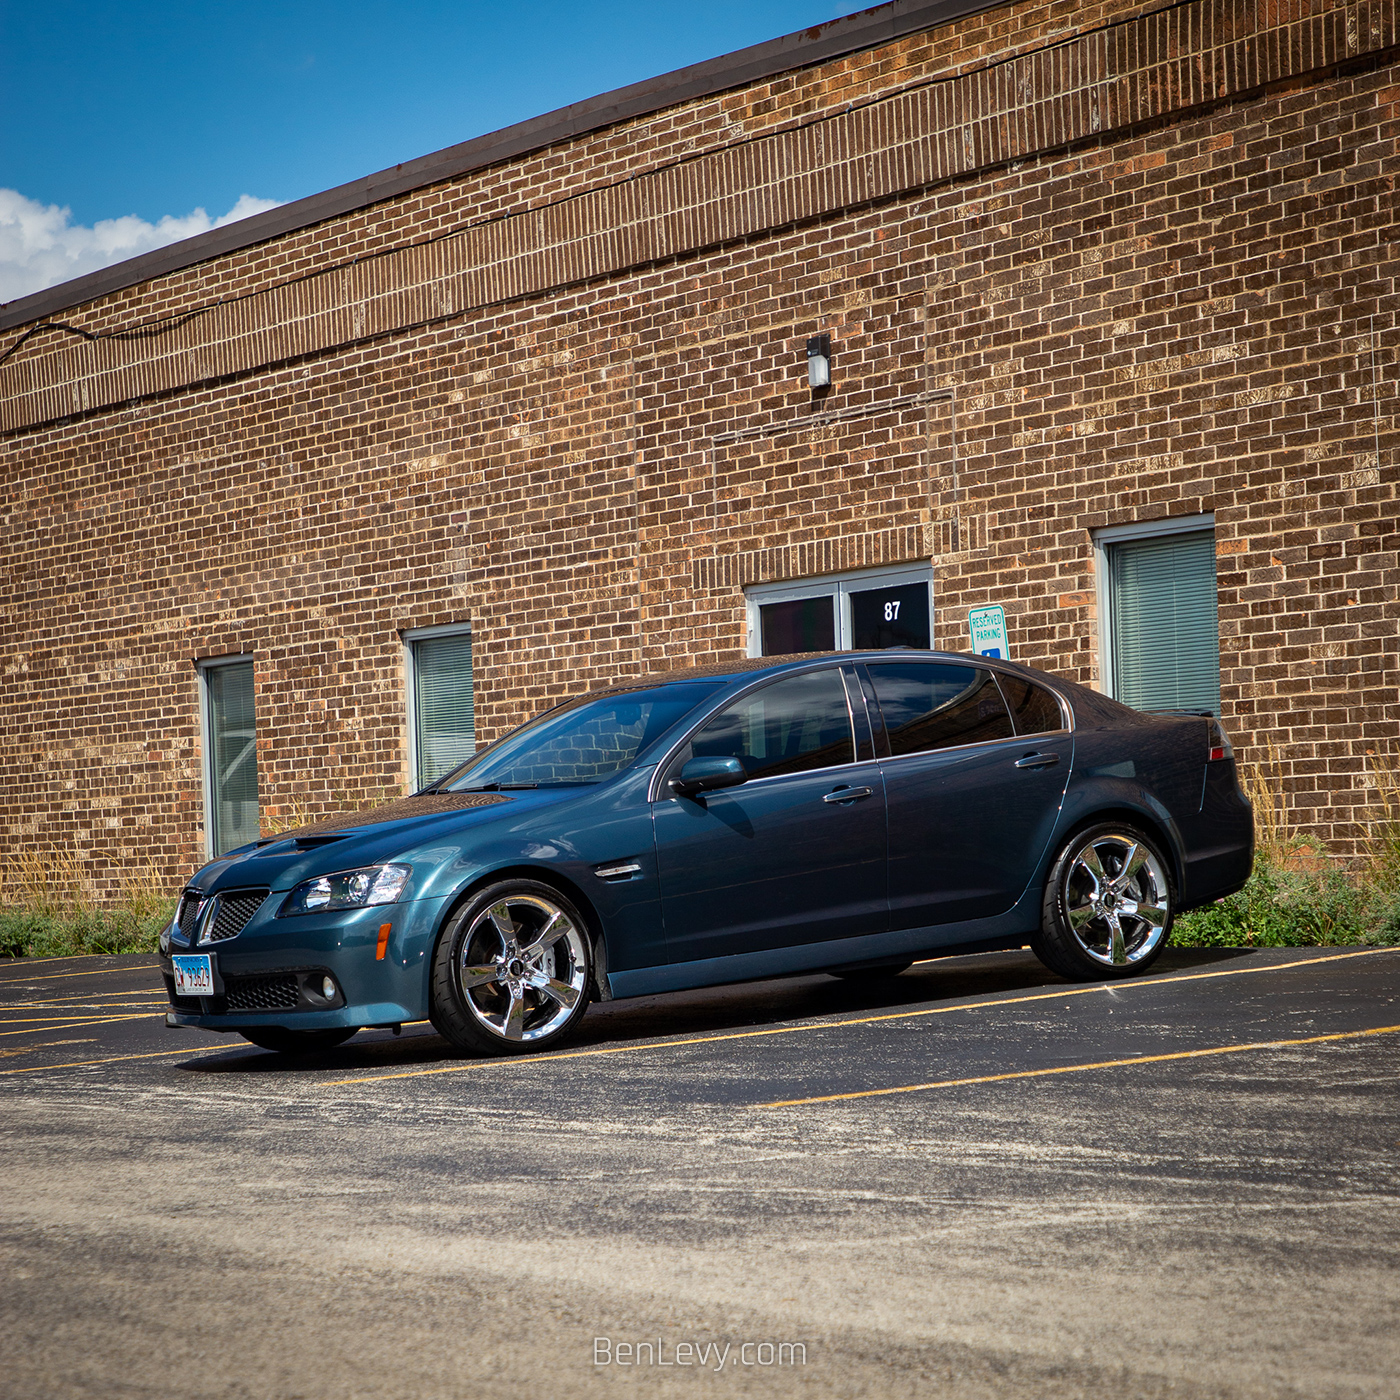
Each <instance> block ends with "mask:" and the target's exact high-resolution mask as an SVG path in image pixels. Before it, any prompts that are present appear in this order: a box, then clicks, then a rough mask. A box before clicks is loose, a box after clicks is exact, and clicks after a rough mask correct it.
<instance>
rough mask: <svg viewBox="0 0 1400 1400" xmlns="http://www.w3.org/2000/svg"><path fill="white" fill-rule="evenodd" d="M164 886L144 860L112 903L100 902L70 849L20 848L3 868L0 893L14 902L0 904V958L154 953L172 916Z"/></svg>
mask: <svg viewBox="0 0 1400 1400" xmlns="http://www.w3.org/2000/svg"><path fill="white" fill-rule="evenodd" d="M168 884H169V882H168V881H167V880H166V879H165V877H164V876H163V875H161V873H160V872H159V871H158V870H157V869H156V868H155V865H154V864H152V862H150V861H147V862H146V863H145V864H144V865H142V866H138V867H137V868H136V869H135V870H133V871H132V872H131V873H130V874H129V875H128V876H127V878H126V879H125V881H123V883H122V890H121V894H120V896H119V897H118V899H117V900H116V901H115V902H114V903H112V904H108V905H101V904H98V903H97V902H96V901H95V900H94V899H93V898H92V897H91V896H90V895H89V894H88V892H87V883H86V881H85V879H84V878H83V873H82V870H81V868H80V867H79V865H78V862H77V860H76V858H75V857H74V856H73V854H72V852H71V851H64V850H53V849H50V850H39V849H31V850H25V851H21V852H20V853H19V854H18V855H17V856H16V857H15V858H14V859H13V860H12V861H10V862H9V864H8V866H7V868H6V870H5V881H4V888H5V889H6V890H12V891H14V892H15V893H16V894H17V895H18V896H19V897H18V899H16V900H15V902H14V903H12V904H7V905H0V956H6V957H12V958H23V957H30V958H60V957H71V956H73V955H74V954H77V953H109V954H110V953H154V952H155V950H156V943H157V941H158V940H159V938H160V931H161V929H162V928H164V927H165V925H166V924H168V923H169V922H170V919H171V917H172V916H173V914H174V912H175V898H174V896H172V895H170V894H168V893H167V886H168Z"/></svg>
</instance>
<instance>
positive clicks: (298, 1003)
mask: <svg viewBox="0 0 1400 1400" xmlns="http://www.w3.org/2000/svg"><path fill="white" fill-rule="evenodd" d="M284 898H285V893H276V892H275V893H273V894H272V895H270V896H269V897H268V898H267V900H266V901H265V902H264V904H263V906H262V908H261V909H259V911H258V913H257V914H256V915H255V916H254V917H253V919H251V920H250V921H249V923H248V924H247V926H246V927H245V928H243V929H242V930H241V931H240V932H239V933H238V934H237V935H236V936H235V937H233V938H228V939H223V940H221V941H219V942H215V943H201V944H196V945H194V946H192V947H188V948H186V947H184V946H182V945H181V944H180V943H179V942H178V941H172V942H171V945H170V952H172V953H185V952H189V953H208V954H211V955H212V958H213V966H214V972H215V978H214V991H215V995H214V996H211V997H177V996H176V995H175V984H174V974H173V969H172V966H171V962H170V956H169V953H167V952H166V951H164V949H163V950H162V952H161V957H160V962H161V972H162V974H163V975H164V976H165V979H166V995H167V998H168V1000H169V1002H170V1009H169V1011H168V1012H167V1013H166V1018H165V1023H166V1025H167V1026H197V1027H200V1028H201V1029H204V1030H214V1031H237V1030H241V1029H243V1028H244V1027H248V1028H250V1029H252V1028H257V1027H262V1026H283V1027H286V1028H288V1029H294V1030H330V1029H343V1028H346V1027H356V1028H358V1027H361V1026H389V1025H398V1024H400V1023H402V1022H405V1021H420V1020H423V1019H424V1018H425V1017H426V1016H427V1014H428V972H429V967H428V965H429V962H430V960H431V955H432V949H433V943H434V940H435V938H436V934H437V928H438V921H439V919H440V917H441V915H442V914H443V912H444V909H445V904H446V901H444V900H437V899H425V900H414V901H410V902H408V903H404V904H385V905H379V906H376V907H374V908H370V909H352V910H343V911H340V912H337V913H329V914H303V915H298V916H296V917H293V918H286V919H279V918H277V917H276V916H275V914H276V910H277V908H278V907H280V905H281V902H282V900H283V899H284ZM384 924H388V925H389V934H388V937H387V941H386V947H385V954H384V956H383V957H382V958H379V957H377V956H376V954H377V951H378V946H379V933H380V928H381V926H382V925H384ZM326 976H329V977H331V978H332V979H334V981H335V984H336V994H335V996H334V997H331V998H327V997H325V996H323V995H321V993H320V991H319V987H320V982H321V979H322V978H323V977H326Z"/></svg>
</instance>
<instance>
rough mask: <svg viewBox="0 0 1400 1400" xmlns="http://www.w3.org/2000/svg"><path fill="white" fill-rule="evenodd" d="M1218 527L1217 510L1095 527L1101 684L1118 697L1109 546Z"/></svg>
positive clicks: (1095, 587)
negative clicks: (1114, 666)
mask: <svg viewBox="0 0 1400 1400" xmlns="http://www.w3.org/2000/svg"><path fill="white" fill-rule="evenodd" d="M1214 529H1215V512H1214V511H1208V512H1207V513H1206V514H1205V515H1172V516H1167V517H1165V518H1164V519H1161V520H1137V521H1134V522H1133V523H1132V524H1130V525H1108V526H1105V527H1104V528H1103V529H1101V530H1095V531H1094V591H1095V597H1096V598H1097V601H1098V605H1099V606H1098V613H1099V687H1100V689H1101V690H1102V691H1103V693H1104V694H1105V695H1107V696H1109V697H1111V698H1113V699H1116V698H1117V694H1116V691H1117V677H1116V676H1115V675H1114V674H1113V629H1114V617H1113V578H1112V575H1111V574H1110V572H1109V558H1108V556H1109V548H1110V546H1112V545H1115V544H1122V543H1123V542H1124V541H1126V540H1155V539H1162V538H1163V537H1165V536H1167V535H1190V534H1195V533H1196V532H1197V531H1200V530H1214Z"/></svg>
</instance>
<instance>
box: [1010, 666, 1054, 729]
mask: <svg viewBox="0 0 1400 1400" xmlns="http://www.w3.org/2000/svg"><path fill="white" fill-rule="evenodd" d="M999 679H1000V681H1001V691H1002V694H1003V695H1005V696H1006V703H1007V704H1008V705H1009V706H1010V707H1011V718H1012V720H1013V722H1014V723H1015V725H1016V732H1017V733H1018V734H1048V733H1049V732H1050V731H1052V730H1055V729H1063V728H1064V727H1065V717H1064V714H1063V712H1062V711H1061V709H1060V702H1059V701H1058V700H1056V699H1055V697H1054V696H1053V695H1051V694H1050V692H1049V691H1048V690H1046V689H1045V688H1044V687H1043V686H1039V685H1035V684H1033V683H1032V682H1030V681H1028V680H1023V679H1022V678H1021V677H1020V676H1009V675H1006V674H1005V673H1003V674H1002V675H1001V676H1000V677H999Z"/></svg>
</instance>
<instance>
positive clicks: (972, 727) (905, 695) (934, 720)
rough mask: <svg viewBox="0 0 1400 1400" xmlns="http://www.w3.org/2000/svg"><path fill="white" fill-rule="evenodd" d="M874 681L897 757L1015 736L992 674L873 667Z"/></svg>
mask: <svg viewBox="0 0 1400 1400" xmlns="http://www.w3.org/2000/svg"><path fill="white" fill-rule="evenodd" d="M870 678H871V680H872V681H873V682H874V683H875V696H876V698H877V699H878V700H879V702H880V710H881V713H882V714H883V715H884V717H885V730H886V732H887V733H888V734H889V739H890V752H891V753H892V754H894V755H896V756H898V755H899V754H905V753H923V752H924V751H925V750H928V749H947V748H952V747H954V746H955V745H957V744H979V743H984V742H985V741H987V740H989V739H1009V738H1011V737H1012V729H1011V716H1010V715H1009V714H1007V712H1006V704H1005V702H1004V701H1003V700H1002V698H1001V692H1000V691H999V690H998V689H997V683H996V681H995V680H994V679H993V677H992V673H991V672H990V671H984V670H982V669H981V668H980V667H975V666H920V665H917V664H913V663H909V664H901V663H898V662H896V663H894V664H893V665H883V664H880V663H873V664H872V665H871V667H870Z"/></svg>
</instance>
